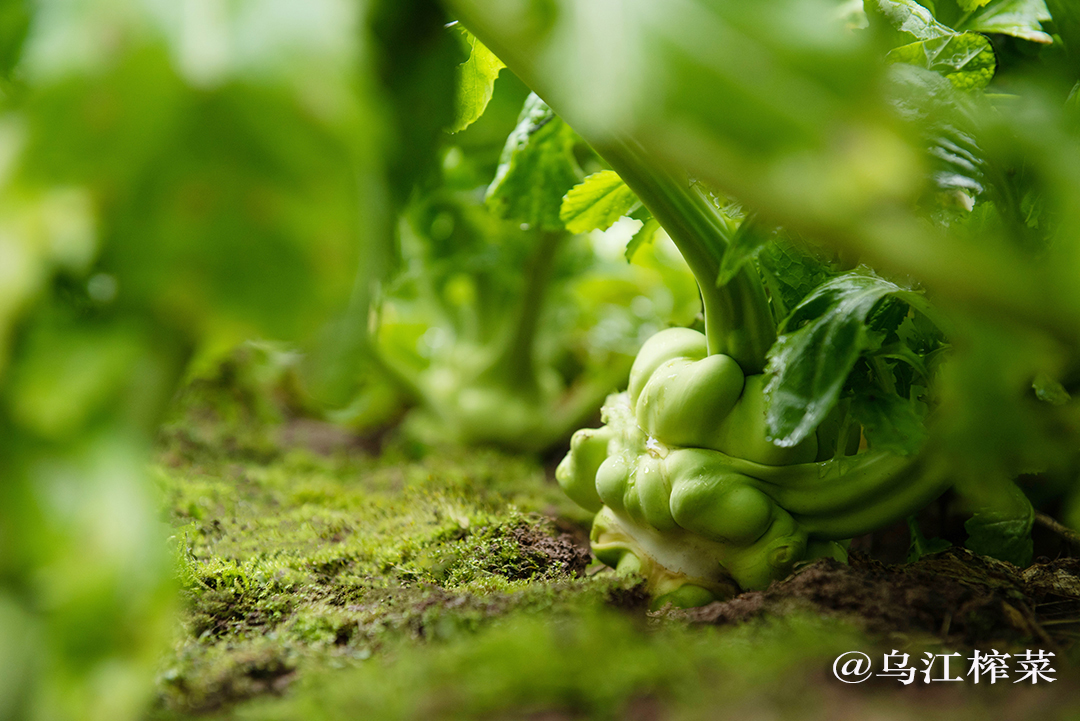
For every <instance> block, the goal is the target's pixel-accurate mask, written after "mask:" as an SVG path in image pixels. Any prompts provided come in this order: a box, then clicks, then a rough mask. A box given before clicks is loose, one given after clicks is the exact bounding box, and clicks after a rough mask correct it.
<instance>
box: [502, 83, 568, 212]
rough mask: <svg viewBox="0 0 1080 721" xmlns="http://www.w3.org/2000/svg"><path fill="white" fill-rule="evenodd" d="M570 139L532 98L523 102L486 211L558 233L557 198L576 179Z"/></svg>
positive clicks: (550, 113)
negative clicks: (490, 210)
mask: <svg viewBox="0 0 1080 721" xmlns="http://www.w3.org/2000/svg"><path fill="white" fill-rule="evenodd" d="M574 140H575V135H574V132H573V131H572V130H570V128H569V127H568V126H567V125H566V123H564V122H563V121H562V120H560V119H559V118H558V117H557V116H556V115H555V113H554V112H553V111H552V110H551V108H549V107H548V106H547V104H546V103H544V101H543V100H541V99H540V98H539V96H537V95H536V94H535V93H534V94H532V95H530V96H529V97H528V99H527V100H526V101H525V107H524V108H522V110H521V116H520V117H519V118H518V124H517V127H516V128H514V131H513V132H512V133H510V137H508V138H507V139H506V145H505V147H504V148H503V153H502V158H501V159H500V162H499V168H498V170H496V171H495V180H493V181H492V183H491V185H490V186H489V187H488V191H487V202H488V206H489V207H490V208H491V209H492V211H493V212H494V213H495V214H496V215H497V216H499V217H500V218H506V219H508V220H516V221H518V222H520V223H524V224H526V225H528V226H530V227H532V228H537V229H542V230H562V229H563V222H562V220H561V219H560V217H559V213H560V211H561V209H562V199H563V196H565V195H566V193H567V192H568V191H569V190H570V189H571V188H572V187H574V186H575V185H576V184H577V182H578V179H579V178H580V176H581V171H580V169H579V168H578V164H577V160H576V159H575V158H574Z"/></svg>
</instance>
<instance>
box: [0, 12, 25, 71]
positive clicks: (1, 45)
mask: <svg viewBox="0 0 1080 721" xmlns="http://www.w3.org/2000/svg"><path fill="white" fill-rule="evenodd" d="M28 5H29V3H28V2H27V0H4V2H0V77H3V78H10V77H11V72H12V71H13V70H14V69H15V65H16V64H18V62H19V58H20V57H21V55H22V48H23V42H24V41H25V40H26V33H27V31H28V30H29V29H30V9H29V7H28Z"/></svg>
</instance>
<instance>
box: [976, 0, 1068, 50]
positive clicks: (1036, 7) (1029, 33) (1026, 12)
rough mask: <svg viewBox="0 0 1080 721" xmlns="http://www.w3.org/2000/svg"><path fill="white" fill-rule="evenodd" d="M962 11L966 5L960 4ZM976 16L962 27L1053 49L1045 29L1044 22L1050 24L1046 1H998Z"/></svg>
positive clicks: (987, 5)
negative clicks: (1048, 46)
mask: <svg viewBox="0 0 1080 721" xmlns="http://www.w3.org/2000/svg"><path fill="white" fill-rule="evenodd" d="M960 5H961V7H963V6H964V3H963V2H961V3H960ZM979 5H980V6H981V5H986V8H985V9H983V10H981V11H979V12H978V13H977V14H975V15H972V16H971V17H970V18H969V19H968V20H967V21H966V22H965V23H963V25H962V29H964V30H975V31H977V32H981V33H1000V34H1001V35H1011V36H1013V37H1017V38H1023V39H1024V40H1030V41H1032V42H1036V43H1043V44H1044V45H1049V44H1050V43H1051V42H1053V38H1051V37H1050V35H1049V34H1048V33H1047V32H1045V31H1044V30H1043V29H1042V25H1041V24H1040V23H1041V22H1042V21H1045V20H1050V19H1051V17H1050V11H1049V10H1047V8H1046V3H1045V2H1044V0H998V1H997V2H991V3H990V4H987V3H985V2H983V3H979Z"/></svg>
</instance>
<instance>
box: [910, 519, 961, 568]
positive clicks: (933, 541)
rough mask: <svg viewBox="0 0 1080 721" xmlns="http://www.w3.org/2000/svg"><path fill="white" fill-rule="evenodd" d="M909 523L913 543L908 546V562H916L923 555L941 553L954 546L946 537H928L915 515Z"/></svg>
mask: <svg viewBox="0 0 1080 721" xmlns="http://www.w3.org/2000/svg"><path fill="white" fill-rule="evenodd" d="M907 524H908V533H909V534H910V536H911V545H910V546H908V555H907V562H908V563H915V561H918V560H919V559H920V558H922V557H923V556H928V555H930V554H931V553H940V552H941V551H944V550H945V549H947V548H952V544H951V543H949V542H948V541H946V540H945V539H944V538H927V537H926V536H924V535H923V532H922V529H921V528H919V522H918V520H917V519H916V518H915V517H914V516H911V517H909V518H908V519H907Z"/></svg>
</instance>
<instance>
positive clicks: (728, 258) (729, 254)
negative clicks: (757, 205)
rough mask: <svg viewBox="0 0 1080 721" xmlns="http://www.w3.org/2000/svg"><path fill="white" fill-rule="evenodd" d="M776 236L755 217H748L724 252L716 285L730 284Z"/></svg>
mask: <svg viewBox="0 0 1080 721" xmlns="http://www.w3.org/2000/svg"><path fill="white" fill-rule="evenodd" d="M775 234H776V233H775V232H774V231H771V230H769V229H767V228H763V227H761V224H760V223H758V222H757V219H756V218H755V217H754V216H752V215H750V216H747V217H746V219H745V220H743V222H742V224H741V225H740V226H739V229H738V230H737V231H736V232H735V235H733V236H732V238H731V243H729V244H728V247H727V249H726V250H725V251H724V257H723V259H722V260H721V261H720V272H719V273H718V275H717V278H716V284H717V285H718V286H720V285H725V284H727V283H728V282H730V281H731V279H732V278H734V277H735V274H736V273H738V272H739V270H740V269H741V268H742V267H743V265H745V264H746V263H747V261H750V260H753V259H754V258H755V257H757V254H758V253H760V252H761V249H762V248H763V247H765V244H766V243H768V242H769V238H771V237H772V236H774V235H775Z"/></svg>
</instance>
